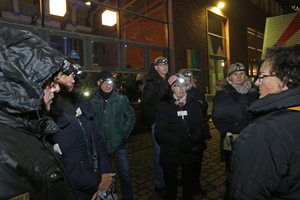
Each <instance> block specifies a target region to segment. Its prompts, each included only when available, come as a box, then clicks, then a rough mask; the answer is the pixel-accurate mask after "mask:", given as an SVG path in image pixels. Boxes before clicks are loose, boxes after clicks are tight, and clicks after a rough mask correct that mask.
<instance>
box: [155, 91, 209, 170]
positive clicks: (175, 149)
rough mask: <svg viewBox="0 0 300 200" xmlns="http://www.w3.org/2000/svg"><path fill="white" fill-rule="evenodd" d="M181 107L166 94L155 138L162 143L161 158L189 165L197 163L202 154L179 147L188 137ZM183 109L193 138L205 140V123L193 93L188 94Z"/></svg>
mask: <svg viewBox="0 0 300 200" xmlns="http://www.w3.org/2000/svg"><path fill="white" fill-rule="evenodd" d="M179 110H180V109H179V107H178V106H177V105H176V104H175V99H174V98H171V97H169V96H167V95H166V96H164V98H163V99H162V101H161V103H160V104H159V105H158V109H157V114H156V122H155V131H154V132H155V134H154V135H155V139H156V140H157V142H158V143H159V144H160V147H161V150H160V160H161V161H163V162H166V163H169V164H174V165H187V164H192V163H196V162H198V161H199V160H200V156H199V155H196V154H191V153H184V152H182V151H181V150H180V149H179V144H180V142H182V141H183V140H184V139H186V138H187V137H189V136H188V134H187V133H186V126H185V124H184V122H183V120H182V117H181V116H178V115H177V114H178V113H177V112H178V111H179ZM182 110H185V111H187V116H184V119H185V122H186V124H187V128H188V129H190V134H191V138H192V139H193V140H194V141H195V142H196V143H200V141H204V140H205V135H204V134H205V131H204V129H205V124H204V118H203V115H202V112H201V108H200V105H199V103H198V101H197V100H196V99H195V97H194V96H193V95H192V94H188V95H187V102H186V104H185V106H184V108H183V109H182Z"/></svg>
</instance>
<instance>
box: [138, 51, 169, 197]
mask: <svg viewBox="0 0 300 200" xmlns="http://www.w3.org/2000/svg"><path fill="white" fill-rule="evenodd" d="M168 70H169V69H168V60H167V58H165V57H158V58H156V59H155V62H154V66H151V67H150V69H149V74H148V76H147V77H146V83H145V87H144V90H143V93H142V98H141V107H142V112H143V113H144V114H145V115H146V116H148V120H149V124H150V125H151V129H152V134H153V143H154V158H153V159H154V160H153V162H154V174H155V190H156V191H157V192H158V194H159V195H160V196H161V197H165V195H166V189H165V181H164V174H163V170H162V168H161V166H160V164H159V154H160V146H159V144H157V142H156V140H155V138H154V127H155V116H156V112H157V105H158V104H159V102H160V99H161V97H163V96H164V95H165V94H167V93H168V88H169V85H168V81H167V80H168V78H169V75H168Z"/></svg>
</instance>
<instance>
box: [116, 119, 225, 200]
mask: <svg viewBox="0 0 300 200" xmlns="http://www.w3.org/2000/svg"><path fill="white" fill-rule="evenodd" d="M210 127H211V135H212V139H211V140H209V141H208V142H207V146H208V148H207V150H206V151H205V152H204V157H203V162H202V174H201V179H200V180H201V183H202V185H203V186H204V187H205V189H206V195H205V196H203V197H201V196H199V198H198V199H199V200H200V199H203V200H222V199H223V195H224V193H225V191H226V187H225V180H226V176H227V175H226V172H225V163H224V162H220V150H219V140H220V136H219V132H218V131H217V130H216V129H215V127H214V125H213V124H212V123H210ZM128 143H129V159H130V167H131V173H132V185H133V191H134V199H135V200H162V199H161V198H160V197H159V196H158V194H157V193H156V192H155V191H154V171H153V141H152V133H151V132H150V133H143V134H138V135H132V136H130V137H129V140H128ZM113 167H114V169H115V171H116V167H115V162H113ZM116 185H117V188H118V189H119V188H120V182H119V179H118V175H116ZM119 193H120V189H119ZM181 196H182V187H179V188H178V195H177V197H178V198H177V199H178V200H180V199H182V198H181ZM119 199H121V197H120V195H119Z"/></svg>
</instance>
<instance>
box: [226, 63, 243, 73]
mask: <svg viewBox="0 0 300 200" xmlns="http://www.w3.org/2000/svg"><path fill="white" fill-rule="evenodd" d="M239 71H245V66H244V65H243V64H240V63H236V64H232V65H231V66H230V67H229V75H231V74H233V73H235V72H239Z"/></svg>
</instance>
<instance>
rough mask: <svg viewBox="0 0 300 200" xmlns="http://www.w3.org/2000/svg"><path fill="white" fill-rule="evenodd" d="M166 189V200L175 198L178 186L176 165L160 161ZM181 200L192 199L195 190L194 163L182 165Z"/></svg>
mask: <svg viewBox="0 0 300 200" xmlns="http://www.w3.org/2000/svg"><path fill="white" fill-rule="evenodd" d="M161 165H162V168H163V171H164V179H165V183H166V189H167V197H166V199H167V200H176V196H177V188H178V177H177V172H178V167H179V166H178V165H174V164H169V163H164V162H161ZM181 168H182V187H183V200H192V199H193V195H194V194H195V191H196V183H195V176H196V174H195V169H196V164H195V163H193V164H189V165H182V166H181Z"/></svg>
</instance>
